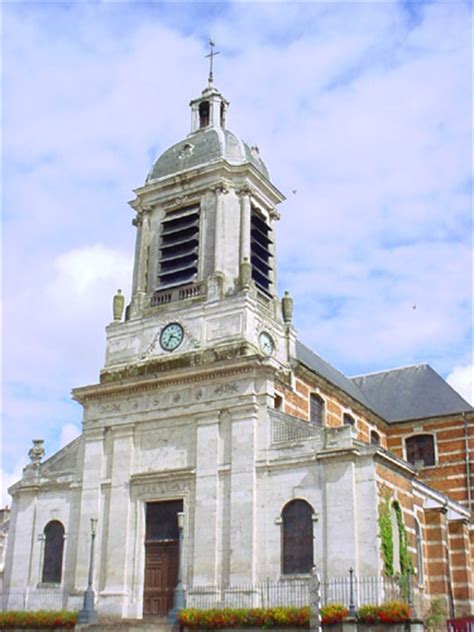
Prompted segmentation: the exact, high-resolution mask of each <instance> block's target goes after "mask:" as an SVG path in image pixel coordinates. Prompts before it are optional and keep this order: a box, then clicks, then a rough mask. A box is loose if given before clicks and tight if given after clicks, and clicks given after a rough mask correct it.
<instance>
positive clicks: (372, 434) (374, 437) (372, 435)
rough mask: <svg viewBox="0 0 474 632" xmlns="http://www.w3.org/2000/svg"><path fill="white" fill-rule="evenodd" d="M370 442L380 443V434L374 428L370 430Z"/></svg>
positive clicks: (373, 443)
mask: <svg viewBox="0 0 474 632" xmlns="http://www.w3.org/2000/svg"><path fill="white" fill-rule="evenodd" d="M370 443H371V444H372V445H380V435H379V433H378V432H375V430H371V431H370Z"/></svg>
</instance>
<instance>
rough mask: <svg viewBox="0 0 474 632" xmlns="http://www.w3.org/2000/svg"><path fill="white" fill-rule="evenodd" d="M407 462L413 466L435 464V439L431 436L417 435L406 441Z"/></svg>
mask: <svg viewBox="0 0 474 632" xmlns="http://www.w3.org/2000/svg"><path fill="white" fill-rule="evenodd" d="M405 447H406V453H407V461H408V462H409V463H411V464H412V465H417V464H418V463H421V465H422V466H425V467H426V466H427V465H434V464H435V450H434V437H433V435H430V434H421V435H415V436H414V437H408V439H406V440H405Z"/></svg>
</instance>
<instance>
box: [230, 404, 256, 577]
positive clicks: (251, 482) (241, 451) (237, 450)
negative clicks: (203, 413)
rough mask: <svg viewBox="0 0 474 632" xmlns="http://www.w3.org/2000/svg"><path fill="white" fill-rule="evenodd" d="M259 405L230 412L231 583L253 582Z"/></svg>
mask: <svg viewBox="0 0 474 632" xmlns="http://www.w3.org/2000/svg"><path fill="white" fill-rule="evenodd" d="M257 414H258V406H257V405H256V404H251V405H248V406H242V407H239V408H237V407H236V408H234V409H233V410H232V411H231V415H232V421H231V445H232V447H231V471H230V525H229V529H230V538H229V540H230V565H229V567H230V573H229V575H230V584H231V585H232V584H239V583H254V582H255V568H256V564H257V548H256V473H255V451H256V430H257Z"/></svg>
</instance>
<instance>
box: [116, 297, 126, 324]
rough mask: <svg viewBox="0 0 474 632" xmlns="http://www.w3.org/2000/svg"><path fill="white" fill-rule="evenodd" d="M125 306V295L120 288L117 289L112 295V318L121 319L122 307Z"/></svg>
mask: <svg viewBox="0 0 474 632" xmlns="http://www.w3.org/2000/svg"><path fill="white" fill-rule="evenodd" d="M124 307H125V296H124V295H123V294H122V290H117V294H116V295H115V296H114V320H122V315H123V308H124Z"/></svg>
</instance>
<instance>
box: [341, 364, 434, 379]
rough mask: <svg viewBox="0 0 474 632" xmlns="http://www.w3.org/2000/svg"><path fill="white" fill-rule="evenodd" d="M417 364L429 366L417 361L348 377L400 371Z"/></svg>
mask: <svg viewBox="0 0 474 632" xmlns="http://www.w3.org/2000/svg"><path fill="white" fill-rule="evenodd" d="M417 366H427V367H430V365H429V364H428V362H418V363H416V364H404V365H403V366H397V367H394V368H393V369H382V370H381V371H370V372H369V373H360V374H359V375H351V376H348V377H349V379H350V380H354V379H356V378H358V377H367V376H369V375H379V374H380V373H391V372H392V371H401V369H413V368H415V367H417ZM430 368H431V367H430Z"/></svg>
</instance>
